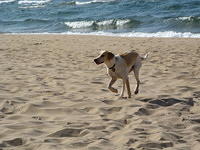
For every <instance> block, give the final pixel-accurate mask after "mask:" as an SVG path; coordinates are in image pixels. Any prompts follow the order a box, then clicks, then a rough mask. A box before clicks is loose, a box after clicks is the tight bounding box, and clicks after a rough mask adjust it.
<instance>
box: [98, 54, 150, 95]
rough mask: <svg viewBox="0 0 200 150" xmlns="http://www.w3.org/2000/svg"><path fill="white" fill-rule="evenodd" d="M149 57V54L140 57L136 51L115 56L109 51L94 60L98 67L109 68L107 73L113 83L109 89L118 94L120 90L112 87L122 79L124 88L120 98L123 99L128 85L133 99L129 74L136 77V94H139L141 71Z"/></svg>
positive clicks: (129, 93) (128, 90)
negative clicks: (103, 64) (143, 63)
mask: <svg viewBox="0 0 200 150" xmlns="http://www.w3.org/2000/svg"><path fill="white" fill-rule="evenodd" d="M147 56H148V54H146V55H145V56H144V57H142V56H139V54H138V53H136V52H135V51H131V52H129V53H124V54H121V55H114V54H113V53H111V52H109V51H102V52H101V54H100V55H99V56H98V57H97V58H96V59H94V62H95V63H96V64H97V65H99V64H102V63H105V65H106V67H107V72H108V74H109V75H110V77H111V81H110V83H109V85H108V89H110V90H111V91H112V92H114V93H118V90H117V89H115V88H113V87H112V85H113V84H114V83H115V82H116V80H117V79H122V80H123V88H122V91H121V94H120V97H121V98H123V96H124V91H125V85H126V87H127V92H128V97H129V98H131V91H130V85H129V78H128V74H129V73H130V72H131V71H133V72H134V75H135V78H136V81H137V86H136V89H135V94H137V93H138V91H139V85H140V80H139V70H140V68H141V66H142V60H145V59H146V58H147Z"/></svg>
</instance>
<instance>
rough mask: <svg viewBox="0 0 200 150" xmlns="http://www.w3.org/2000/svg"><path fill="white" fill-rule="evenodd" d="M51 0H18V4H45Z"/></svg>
mask: <svg viewBox="0 0 200 150" xmlns="http://www.w3.org/2000/svg"><path fill="white" fill-rule="evenodd" d="M50 1H51V0H37V1H32V0H31V1H29V0H20V1H18V4H19V5H21V4H23V5H28V4H45V3H48V2H50Z"/></svg>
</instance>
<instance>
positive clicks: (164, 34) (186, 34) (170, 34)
mask: <svg viewBox="0 0 200 150" xmlns="http://www.w3.org/2000/svg"><path fill="white" fill-rule="evenodd" d="M63 34H69V35H70V34H72V35H101V36H118V37H161V38H171V37H175V38H200V33H191V32H183V33H181V32H174V31H165V32H156V33H144V32H128V33H109V32H102V31H100V32H91V33H75V32H67V33H63Z"/></svg>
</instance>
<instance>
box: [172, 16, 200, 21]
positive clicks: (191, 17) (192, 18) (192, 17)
mask: <svg viewBox="0 0 200 150" xmlns="http://www.w3.org/2000/svg"><path fill="white" fill-rule="evenodd" d="M176 20H182V21H190V22H191V21H192V22H195V21H199V22H200V17H194V16H189V17H178V18H176Z"/></svg>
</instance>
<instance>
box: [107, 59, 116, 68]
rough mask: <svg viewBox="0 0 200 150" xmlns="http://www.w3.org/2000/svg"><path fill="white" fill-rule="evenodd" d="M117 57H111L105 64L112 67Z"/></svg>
mask: <svg viewBox="0 0 200 150" xmlns="http://www.w3.org/2000/svg"><path fill="white" fill-rule="evenodd" d="M115 61H116V60H115V57H113V58H112V59H110V60H109V61H105V64H106V66H107V68H109V69H110V68H112V67H113V66H114V65H115Z"/></svg>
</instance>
